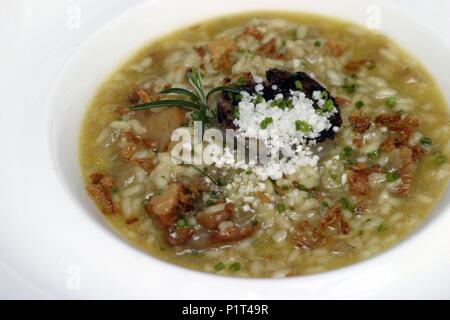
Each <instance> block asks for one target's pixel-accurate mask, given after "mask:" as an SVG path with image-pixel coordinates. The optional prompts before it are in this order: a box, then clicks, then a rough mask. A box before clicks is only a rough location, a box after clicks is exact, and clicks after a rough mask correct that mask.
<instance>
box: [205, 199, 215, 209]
mask: <svg viewBox="0 0 450 320" xmlns="http://www.w3.org/2000/svg"><path fill="white" fill-rule="evenodd" d="M206 205H207V206H208V207H211V206H212V205H214V201H213V200H211V199H208V200H207V201H206Z"/></svg>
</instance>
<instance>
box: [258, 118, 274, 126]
mask: <svg viewBox="0 0 450 320" xmlns="http://www.w3.org/2000/svg"><path fill="white" fill-rule="evenodd" d="M272 122H273V119H272V117H267V118H265V119H264V120H263V121H261V123H260V125H259V126H260V127H261V129H267V127H268V126H269V124H271V123H272Z"/></svg>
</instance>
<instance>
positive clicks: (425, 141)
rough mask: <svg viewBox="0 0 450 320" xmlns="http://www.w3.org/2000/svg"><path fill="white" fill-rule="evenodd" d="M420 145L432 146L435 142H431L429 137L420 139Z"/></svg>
mask: <svg viewBox="0 0 450 320" xmlns="http://www.w3.org/2000/svg"><path fill="white" fill-rule="evenodd" d="M420 143H421V144H423V145H424V146H431V145H432V144H433V140H431V138H428V137H422V138H421V139H420Z"/></svg>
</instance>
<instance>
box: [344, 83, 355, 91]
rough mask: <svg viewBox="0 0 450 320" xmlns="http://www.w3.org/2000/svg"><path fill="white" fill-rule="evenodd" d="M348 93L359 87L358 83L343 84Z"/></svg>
mask: <svg viewBox="0 0 450 320" xmlns="http://www.w3.org/2000/svg"><path fill="white" fill-rule="evenodd" d="M342 88H344V90H345V91H346V92H347V93H354V92H355V91H356V89H358V85H357V84H356V83H353V84H344V85H343V86H342Z"/></svg>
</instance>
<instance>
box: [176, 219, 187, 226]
mask: <svg viewBox="0 0 450 320" xmlns="http://www.w3.org/2000/svg"><path fill="white" fill-rule="evenodd" d="M176 226H177V228H186V227H189V224H188V222H187V220H186V219H185V218H182V219H179V220H178V221H177V223H176Z"/></svg>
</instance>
